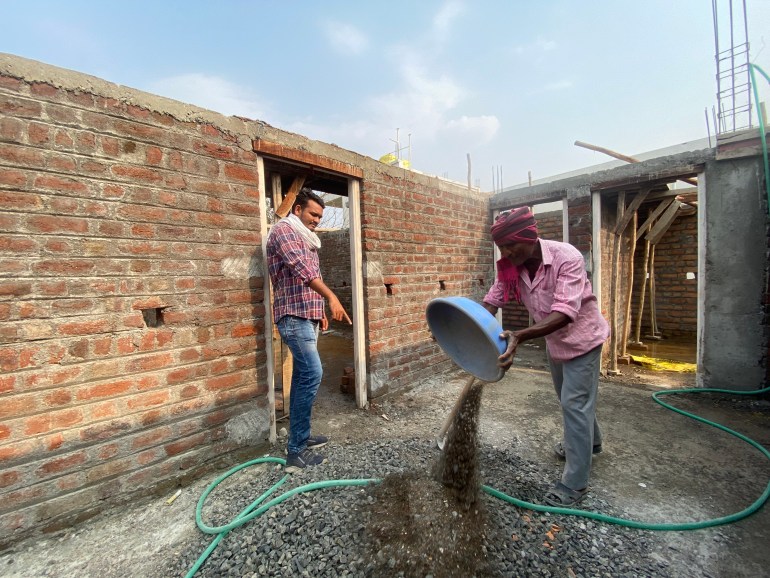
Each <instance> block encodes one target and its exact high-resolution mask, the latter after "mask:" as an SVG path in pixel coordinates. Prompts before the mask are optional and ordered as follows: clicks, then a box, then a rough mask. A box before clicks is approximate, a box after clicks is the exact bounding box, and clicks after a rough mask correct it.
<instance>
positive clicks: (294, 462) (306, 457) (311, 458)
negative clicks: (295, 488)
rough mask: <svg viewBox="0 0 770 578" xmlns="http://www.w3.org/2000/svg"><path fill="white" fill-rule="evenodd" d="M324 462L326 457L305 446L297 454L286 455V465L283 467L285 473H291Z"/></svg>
mask: <svg viewBox="0 0 770 578" xmlns="http://www.w3.org/2000/svg"><path fill="white" fill-rule="evenodd" d="M323 463H326V458H325V457H323V456H322V455H321V454H316V453H314V452H313V450H311V449H310V448H305V449H304V450H302V451H301V452H300V453H298V454H289V455H288V456H286V467H285V468H284V469H283V471H285V472H286V473H287V474H293V473H294V472H298V471H299V470H304V469H305V468H306V467H308V466H318V465H321V464H323Z"/></svg>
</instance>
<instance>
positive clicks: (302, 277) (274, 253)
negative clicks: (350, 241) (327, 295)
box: [267, 221, 324, 323]
mask: <svg viewBox="0 0 770 578" xmlns="http://www.w3.org/2000/svg"><path fill="white" fill-rule="evenodd" d="M267 269H268V272H269V274H270V282H271V283H272V284H273V322H274V323H278V320H279V319H281V317H284V316H286V315H294V316H295V317H302V318H303V319H311V320H314V321H317V320H321V319H323V316H324V299H323V297H321V296H320V295H319V294H318V293H316V292H315V291H313V290H312V289H311V288H310V287H308V284H309V283H310V282H311V281H312V280H313V279H318V278H319V277H320V276H321V269H320V265H319V261H318V252H317V251H316V250H315V249H311V248H310V247H308V245H307V243H306V242H305V241H304V240H303V239H302V237H300V236H299V235H297V233H296V232H295V231H294V230H293V229H292V228H291V226H290V225H289V224H288V223H285V222H283V221H278V222H277V223H276V224H275V225H273V228H272V230H271V231H270V236H269V237H268V239H267Z"/></svg>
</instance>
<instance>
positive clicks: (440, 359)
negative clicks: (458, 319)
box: [361, 172, 492, 397]
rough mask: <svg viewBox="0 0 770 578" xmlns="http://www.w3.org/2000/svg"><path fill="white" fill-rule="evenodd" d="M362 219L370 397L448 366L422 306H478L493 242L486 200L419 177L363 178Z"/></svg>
mask: <svg viewBox="0 0 770 578" xmlns="http://www.w3.org/2000/svg"><path fill="white" fill-rule="evenodd" d="M361 213H362V235H363V245H364V247H363V251H364V255H365V261H364V267H365V273H364V274H365V286H366V301H367V328H366V331H367V335H368V339H369V343H368V345H369V359H368V365H369V371H370V384H369V389H370V395H371V396H373V397H374V396H378V395H382V394H384V393H387V392H388V391H394V390H397V389H399V388H402V387H406V386H410V385H414V384H416V383H418V382H419V381H420V380H422V379H425V378H427V377H431V376H433V375H435V374H436V373H438V372H443V371H446V370H447V369H448V368H450V367H452V364H451V362H449V361H448V358H447V356H446V355H444V353H443V352H442V351H441V349H440V348H439V347H438V345H437V344H436V343H435V342H434V341H432V340H431V338H430V334H429V332H428V327H427V323H426V321H425V308H426V306H427V304H428V303H429V301H430V300H431V299H433V298H435V297H444V296H458V295H459V296H466V297H470V298H472V299H474V300H476V301H478V302H480V301H481V299H482V297H483V296H484V294H485V293H486V290H487V288H488V287H489V285H490V283H491V281H492V275H491V273H492V240H491V236H490V234H489V226H490V219H489V209H488V198H487V196H485V195H482V194H479V193H474V192H471V191H468V190H467V189H466V188H463V187H460V186H457V185H453V184H451V183H444V182H442V181H438V180H436V179H427V178H425V177H421V176H419V175H407V173H405V177H404V178H403V179H400V178H395V177H392V176H390V175H388V174H383V173H378V172H368V173H367V174H366V176H365V181H364V187H363V190H362V195H361Z"/></svg>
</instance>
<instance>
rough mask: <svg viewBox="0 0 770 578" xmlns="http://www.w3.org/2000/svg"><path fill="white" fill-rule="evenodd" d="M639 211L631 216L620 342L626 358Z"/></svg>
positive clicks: (621, 353)
mask: <svg viewBox="0 0 770 578" xmlns="http://www.w3.org/2000/svg"><path fill="white" fill-rule="evenodd" d="M637 219H638V217H637V213H636V211H634V216H633V217H632V218H631V235H630V236H629V240H630V241H631V251H630V255H629V258H628V286H627V287H626V303H625V305H626V312H625V315H624V316H623V339H622V340H621V342H620V357H621V358H623V359H625V358H626V357H627V356H628V350H627V347H628V336H629V334H630V332H631V298H632V297H633V296H634V255H635V254H636V225H637Z"/></svg>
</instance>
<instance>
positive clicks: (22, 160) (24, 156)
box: [0, 143, 45, 169]
mask: <svg viewBox="0 0 770 578" xmlns="http://www.w3.org/2000/svg"><path fill="white" fill-rule="evenodd" d="M0 159H2V160H5V161H7V162H9V163H10V164H14V165H18V166H22V167H25V168H27V169H32V168H44V167H45V157H44V156H43V153H41V152H40V151H38V150H33V149H30V148H27V147H23V146H17V145H11V144H5V143H0Z"/></svg>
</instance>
